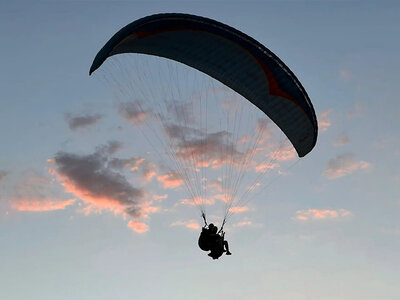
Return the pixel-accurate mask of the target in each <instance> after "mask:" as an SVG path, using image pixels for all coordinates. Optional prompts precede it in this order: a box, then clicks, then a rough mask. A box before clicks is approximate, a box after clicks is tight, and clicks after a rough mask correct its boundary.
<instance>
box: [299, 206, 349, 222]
mask: <svg viewBox="0 0 400 300" xmlns="http://www.w3.org/2000/svg"><path fill="white" fill-rule="evenodd" d="M350 216H352V213H351V212H350V211H348V210H346V209H343V208H341V209H337V210H335V209H307V210H298V211H296V217H295V219H296V220H299V221H309V220H332V219H342V218H348V217H350Z"/></svg>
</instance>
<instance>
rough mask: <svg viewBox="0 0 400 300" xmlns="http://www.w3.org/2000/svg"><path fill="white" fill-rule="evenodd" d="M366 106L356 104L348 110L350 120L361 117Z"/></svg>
mask: <svg viewBox="0 0 400 300" xmlns="http://www.w3.org/2000/svg"><path fill="white" fill-rule="evenodd" d="M364 110H365V109H364V105H363V104H361V103H359V102H356V103H354V105H353V106H352V107H351V108H350V109H349V110H348V112H347V117H348V118H349V119H351V118H355V117H359V116H361V115H362V114H363V113H364Z"/></svg>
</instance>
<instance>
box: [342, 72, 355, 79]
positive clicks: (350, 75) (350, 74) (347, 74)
mask: <svg viewBox="0 0 400 300" xmlns="http://www.w3.org/2000/svg"><path fill="white" fill-rule="evenodd" d="M340 77H341V78H343V79H344V80H350V79H352V78H353V77H354V73H353V72H352V71H350V70H341V71H340Z"/></svg>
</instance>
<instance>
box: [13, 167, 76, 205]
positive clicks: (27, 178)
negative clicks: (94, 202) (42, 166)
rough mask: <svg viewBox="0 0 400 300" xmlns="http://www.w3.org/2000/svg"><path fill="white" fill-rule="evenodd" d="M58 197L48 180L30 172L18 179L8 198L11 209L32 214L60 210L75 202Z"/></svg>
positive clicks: (57, 192)
mask: <svg viewBox="0 0 400 300" xmlns="http://www.w3.org/2000/svg"><path fill="white" fill-rule="evenodd" d="M58 195H59V191H58V190H56V189H55V188H54V185H52V183H51V181H50V180H49V179H48V178H45V177H43V176H39V175H38V174H36V173H34V172H30V173H29V174H25V175H23V176H22V177H21V178H20V181H19V182H18V184H17V185H16V186H15V187H14V188H13V189H12V191H11V193H10V196H9V198H10V199H11V201H10V205H11V207H12V208H13V209H15V210H18V211H32V212H43V211H53V210H62V209H65V208H66V207H67V206H69V205H72V204H73V203H74V202H75V199H69V200H63V199H60V197H59V196H58Z"/></svg>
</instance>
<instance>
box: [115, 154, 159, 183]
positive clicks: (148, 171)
mask: <svg viewBox="0 0 400 300" xmlns="http://www.w3.org/2000/svg"><path fill="white" fill-rule="evenodd" d="M109 166H110V167H111V168H114V169H117V170H122V169H124V168H128V169H130V170H131V171H133V172H137V173H139V174H140V177H141V180H142V182H143V183H144V184H146V183H148V182H150V181H151V180H152V179H153V178H154V177H155V176H156V174H157V172H158V167H157V166H156V165H155V164H153V163H152V162H149V161H147V160H146V159H145V158H143V157H132V158H127V159H121V158H113V159H112V160H111V161H110V162H109Z"/></svg>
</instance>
